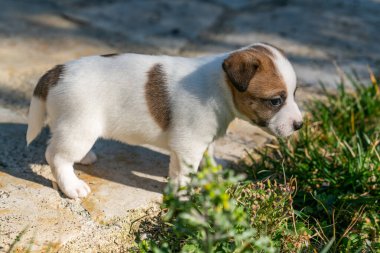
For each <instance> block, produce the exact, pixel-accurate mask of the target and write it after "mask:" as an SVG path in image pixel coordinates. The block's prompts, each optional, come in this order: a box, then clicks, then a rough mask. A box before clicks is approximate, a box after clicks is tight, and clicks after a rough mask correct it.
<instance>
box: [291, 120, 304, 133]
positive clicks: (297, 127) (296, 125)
mask: <svg viewBox="0 0 380 253" xmlns="http://www.w3.org/2000/svg"><path fill="white" fill-rule="evenodd" d="M302 126H303V122H302V121H294V122H293V129H294V131H297V130H300V129H301V128H302Z"/></svg>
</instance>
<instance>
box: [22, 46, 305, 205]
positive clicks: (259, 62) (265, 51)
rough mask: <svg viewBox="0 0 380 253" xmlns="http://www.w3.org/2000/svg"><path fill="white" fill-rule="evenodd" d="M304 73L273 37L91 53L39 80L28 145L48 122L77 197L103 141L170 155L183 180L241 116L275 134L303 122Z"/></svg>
mask: <svg viewBox="0 0 380 253" xmlns="http://www.w3.org/2000/svg"><path fill="white" fill-rule="evenodd" d="M295 90H296V75H295V72H294V70H293V67H292V65H291V64H290V63H289V61H288V60H287V58H286V57H285V55H284V53H283V52H282V51H281V50H279V49H277V48H276V47H274V46H271V45H269V44H264V43H258V44H253V45H251V46H248V47H244V48H241V49H239V50H236V51H232V52H228V53H223V54H219V55H214V56H208V57H199V58H183V57H170V56H151V55H139V54H121V55H116V54H112V55H103V56H90V57H84V58H81V59H79V60H75V61H71V62H68V63H66V64H64V65H58V66H56V67H54V68H53V69H51V70H49V71H48V72H47V73H46V74H45V75H43V76H42V77H41V79H40V80H39V82H38V84H37V86H36V88H35V90H34V93H33V97H32V100H31V104H30V109H29V116H28V131H27V135H26V139H27V143H28V145H29V143H30V142H31V141H32V140H33V139H34V138H36V136H37V135H38V134H39V133H40V131H41V128H42V127H43V125H44V119H45V114H47V115H48V118H49V126H50V130H51V133H52V137H51V139H50V142H49V145H48V147H47V150H46V153H45V157H46V160H47V162H48V163H49V165H50V167H51V169H52V172H53V175H54V177H55V179H56V180H57V183H58V185H59V188H60V189H61V190H62V191H63V192H64V193H65V194H66V195H67V196H68V197H70V198H78V197H86V196H87V195H88V194H89V192H90V188H89V187H88V185H87V184H86V183H85V182H83V181H82V180H80V179H79V178H78V177H77V176H76V175H75V173H74V169H73V164H74V163H82V164H91V163H93V162H94V161H95V160H96V155H95V154H94V153H93V152H92V151H91V147H92V146H93V145H94V143H95V141H96V140H97V139H98V138H99V137H101V138H106V139H113V140H118V141H122V142H125V143H128V144H132V145H143V144H149V145H153V146H157V147H159V148H163V149H167V150H168V151H170V165H169V177H170V178H171V179H172V180H174V182H176V183H177V184H178V185H182V184H185V183H186V181H187V180H188V177H187V175H188V174H189V173H190V172H194V171H195V170H197V168H198V166H199V163H200V161H201V159H202V155H203V152H204V151H205V150H206V149H207V147H208V146H209V145H210V144H211V143H212V142H213V141H214V140H215V139H216V138H218V137H220V136H222V135H224V134H225V132H226V129H227V127H228V125H229V123H230V122H231V121H232V120H233V119H234V118H235V117H239V118H241V119H244V120H247V121H249V122H252V123H253V124H256V125H258V126H260V127H262V128H263V129H264V130H266V131H268V132H270V133H272V134H274V135H276V136H289V135H291V134H292V133H293V132H294V131H296V130H298V129H300V128H301V127H302V116H301V112H300V110H299V108H298V106H297V104H296V103H295V101H294V95H295Z"/></svg>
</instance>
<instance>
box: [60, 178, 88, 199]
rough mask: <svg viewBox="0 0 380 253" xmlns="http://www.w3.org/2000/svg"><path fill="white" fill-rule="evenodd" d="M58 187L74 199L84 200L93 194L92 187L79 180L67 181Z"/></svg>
mask: <svg viewBox="0 0 380 253" xmlns="http://www.w3.org/2000/svg"><path fill="white" fill-rule="evenodd" d="M58 185H59V188H60V189H61V190H62V191H63V193H65V194H66V196H67V197H69V198H72V199H76V198H84V197H86V196H87V195H88V194H89V193H90V192H91V189H90V187H89V186H88V185H87V184H86V183H85V182H84V181H82V180H80V179H78V178H72V179H71V180H66V181H65V182H61V183H58Z"/></svg>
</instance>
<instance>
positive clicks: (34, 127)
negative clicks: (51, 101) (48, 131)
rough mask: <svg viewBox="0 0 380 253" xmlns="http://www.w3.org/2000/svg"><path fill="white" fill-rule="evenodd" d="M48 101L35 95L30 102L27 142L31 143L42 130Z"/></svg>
mask: <svg viewBox="0 0 380 253" xmlns="http://www.w3.org/2000/svg"><path fill="white" fill-rule="evenodd" d="M45 114H46V102H45V101H44V100H41V99H40V98H38V97H36V96H33V97H32V101H31V102H30V107H29V114H28V131H27V132H26V143H27V144H28V145H29V144H30V143H31V142H32V141H33V140H34V139H35V138H36V137H37V136H38V135H39V133H40V132H41V129H42V127H43V126H44V122H45Z"/></svg>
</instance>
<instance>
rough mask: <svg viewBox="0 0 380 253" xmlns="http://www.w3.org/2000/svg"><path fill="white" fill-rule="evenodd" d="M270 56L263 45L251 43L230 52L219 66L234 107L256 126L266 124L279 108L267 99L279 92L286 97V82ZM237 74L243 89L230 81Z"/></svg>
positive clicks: (235, 77)
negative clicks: (247, 46) (246, 47)
mask: <svg viewBox="0 0 380 253" xmlns="http://www.w3.org/2000/svg"><path fill="white" fill-rule="evenodd" d="M273 57H274V55H273V53H272V52H271V51H270V50H269V49H267V48H266V47H264V46H254V47H251V48H249V49H246V50H242V51H237V52H234V53H232V54H231V55H230V56H229V57H228V58H227V59H226V60H225V64H224V66H223V68H224V69H225V72H226V80H227V83H228V85H229V87H230V90H231V93H232V96H233V100H234V104H235V106H236V108H237V109H238V110H239V111H240V112H241V113H242V114H243V115H245V116H247V117H248V118H249V119H251V120H252V121H253V122H254V123H256V124H258V125H259V126H266V125H267V123H268V121H269V120H270V119H271V118H272V117H273V116H274V114H275V113H276V112H278V111H279V110H280V108H281V106H279V107H274V106H272V105H271V104H270V101H269V100H270V99H272V98H274V97H277V96H280V97H282V99H283V101H285V100H286V97H287V89H286V84H285V83H284V80H283V79H282V77H281V75H280V74H279V73H278V71H277V69H276V67H275V64H274V62H273V60H272V59H273ZM239 66H240V67H239ZM241 66H244V67H241ZM248 66H253V68H254V70H253V71H252V70H251V71H250V70H249V69H247V68H248ZM247 75H249V77H248V76H247ZM242 77H243V78H242ZM239 78H240V79H245V82H247V84H243V85H242V86H245V85H246V87H245V89H244V90H241V89H240V88H241V87H237V86H236V84H235V83H234V82H236V80H240V79H239ZM234 79H235V80H234ZM247 79H248V81H246V80H247ZM284 104H285V102H284ZM282 106H283V105H282Z"/></svg>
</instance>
